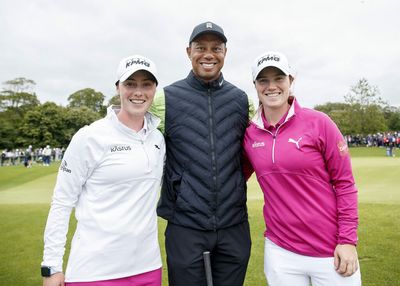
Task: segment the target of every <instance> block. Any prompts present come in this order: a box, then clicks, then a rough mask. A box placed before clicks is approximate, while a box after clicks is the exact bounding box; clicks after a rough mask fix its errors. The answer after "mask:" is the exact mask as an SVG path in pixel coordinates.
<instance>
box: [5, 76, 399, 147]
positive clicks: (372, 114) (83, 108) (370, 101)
mask: <svg viewBox="0 0 400 286" xmlns="http://www.w3.org/2000/svg"><path fill="white" fill-rule="evenodd" d="M35 85H36V84H35V82H34V81H33V80H31V79H26V78H23V77H22V78H16V79H13V80H9V81H6V82H4V83H3V88H2V90H1V91H0V122H1V123H0V149H15V148H19V147H26V146H29V145H32V146H33V147H34V148H38V147H42V146H45V145H50V146H54V147H66V146H67V145H68V144H69V141H70V140H71V138H72V135H73V134H74V133H75V132H76V131H78V129H79V128H81V127H83V126H85V125H88V124H90V123H92V122H93V121H95V120H97V119H99V118H101V117H103V116H104V115H105V113H106V107H107V106H109V105H111V104H118V103H119V97H118V96H117V95H115V96H113V97H112V98H111V99H110V100H109V101H108V102H105V96H104V95H103V94H102V93H101V92H98V91H96V90H94V89H92V88H85V89H82V90H78V91H76V92H74V93H73V94H71V95H69V96H68V104H67V106H61V105H57V104H55V103H54V102H45V103H43V104H42V103H40V101H39V100H38V98H37V96H36V94H35V92H34V89H35ZM315 109H316V110H320V111H322V112H324V113H326V114H328V115H329V116H330V117H331V118H332V119H333V121H335V123H336V124H337V125H338V127H339V129H340V130H341V132H342V133H343V134H344V135H351V134H360V135H367V134H375V133H377V132H387V131H400V108H399V107H394V106H390V105H389V104H388V103H387V102H385V101H384V100H383V99H382V98H381V97H380V93H379V90H378V88H377V87H375V86H371V85H370V84H369V82H368V81H367V79H365V78H362V79H360V80H359V81H358V82H357V83H356V84H355V85H354V86H351V87H350V90H349V92H348V94H347V95H345V97H344V102H328V103H326V104H323V105H317V106H315Z"/></svg>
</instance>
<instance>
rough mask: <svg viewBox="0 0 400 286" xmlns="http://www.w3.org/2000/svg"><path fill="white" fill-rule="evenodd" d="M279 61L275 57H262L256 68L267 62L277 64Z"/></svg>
mask: <svg viewBox="0 0 400 286" xmlns="http://www.w3.org/2000/svg"><path fill="white" fill-rule="evenodd" d="M280 60H281V59H280V58H279V57H278V56H276V55H268V56H266V57H262V58H261V59H260V60H259V61H258V64H257V66H260V65H261V64H262V63H263V62H268V61H276V62H279V61H280Z"/></svg>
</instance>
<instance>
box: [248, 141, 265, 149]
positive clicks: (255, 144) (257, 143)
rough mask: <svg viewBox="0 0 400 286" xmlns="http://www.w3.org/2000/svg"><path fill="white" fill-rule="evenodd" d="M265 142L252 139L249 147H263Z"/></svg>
mask: <svg viewBox="0 0 400 286" xmlns="http://www.w3.org/2000/svg"><path fill="white" fill-rule="evenodd" d="M264 146H265V143H264V142H256V141H254V143H253V144H252V145H251V147H253V148H260V147H264Z"/></svg>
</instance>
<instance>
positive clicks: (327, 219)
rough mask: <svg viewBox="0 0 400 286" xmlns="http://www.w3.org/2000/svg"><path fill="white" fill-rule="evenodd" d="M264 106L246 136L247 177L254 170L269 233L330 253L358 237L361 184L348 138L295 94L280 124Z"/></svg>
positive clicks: (302, 248)
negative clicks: (267, 116)
mask: <svg viewBox="0 0 400 286" xmlns="http://www.w3.org/2000/svg"><path fill="white" fill-rule="evenodd" d="M261 114H262V107H260V109H259V110H258V112H257V114H256V115H255V117H254V119H253V120H252V122H251V123H250V126H249V127H248V128H247V130H246V134H245V138H244V143H243V145H244V172H245V174H246V178H249V177H250V175H251V173H252V172H253V171H255V173H256V175H257V180H258V182H259V184H260V187H261V189H262V191H263V193H264V208H263V213H264V219H265V224H266V231H265V236H266V237H268V238H269V239H270V240H272V241H273V242H274V243H276V244H277V245H279V246H281V247H283V248H285V249H287V250H289V251H293V252H295V253H298V254H302V255H308V256H315V257H332V256H333V252H334V249H335V247H336V245H337V244H343V243H349V244H354V245H355V244H356V243H357V224H358V212H357V189H356V187H355V184H354V179H353V174H352V170H351V162H350V156H349V154H348V149H347V145H346V141H345V140H344V138H343V136H342V134H341V133H340V131H339V129H338V128H337V126H336V125H335V123H334V122H333V121H332V120H331V119H330V118H329V117H328V116H327V115H325V114H324V113H322V112H318V111H315V110H312V109H308V108H301V107H300V105H299V104H298V103H297V101H296V100H293V103H292V105H291V107H290V109H289V111H288V113H287V115H286V116H284V118H283V121H282V122H280V124H278V125H277V126H276V128H272V129H271V128H268V129H265V128H264V122H263V120H262V115H261Z"/></svg>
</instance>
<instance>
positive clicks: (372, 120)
mask: <svg viewBox="0 0 400 286" xmlns="http://www.w3.org/2000/svg"><path fill="white" fill-rule="evenodd" d="M345 102H346V103H347V104H348V108H347V110H346V113H347V115H348V118H347V120H348V122H349V123H350V124H351V125H350V127H351V128H350V129H349V133H348V134H371V133H376V132H379V131H386V130H387V125H386V120H385V117H384V113H383V108H384V106H386V105H387V103H386V102H385V101H384V100H383V99H382V98H381V97H380V96H379V90H378V88H377V87H375V86H371V85H370V84H369V83H368V81H367V80H366V79H365V78H362V79H360V80H359V81H358V82H357V84H356V85H354V86H352V87H351V89H350V91H349V93H348V94H347V95H346V96H345Z"/></svg>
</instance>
